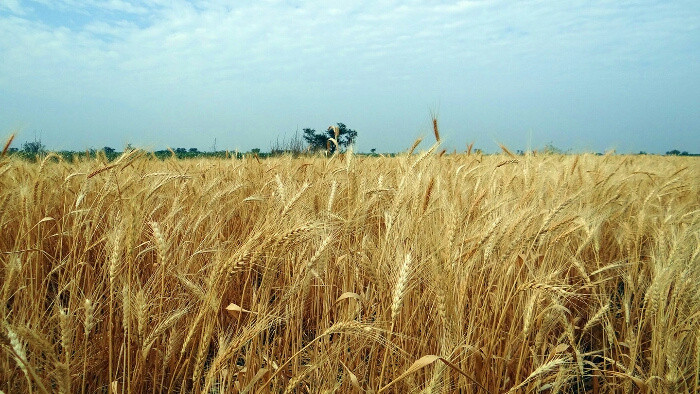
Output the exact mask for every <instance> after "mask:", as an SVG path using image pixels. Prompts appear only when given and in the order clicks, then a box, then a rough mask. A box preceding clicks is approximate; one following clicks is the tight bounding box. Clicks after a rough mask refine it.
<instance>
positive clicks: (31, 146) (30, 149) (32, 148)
mask: <svg viewBox="0 0 700 394" xmlns="http://www.w3.org/2000/svg"><path fill="white" fill-rule="evenodd" d="M22 150H23V151H24V153H28V154H30V155H37V154H39V153H42V152H44V151H45V150H46V147H45V146H44V145H43V144H42V143H41V140H34V141H32V142H25V143H24V144H23V145H22Z"/></svg>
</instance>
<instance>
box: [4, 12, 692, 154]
mask: <svg viewBox="0 0 700 394" xmlns="http://www.w3.org/2000/svg"><path fill="white" fill-rule="evenodd" d="M698 70H700V3H698V2H696V1H674V2H672V3H669V2H662V1H623V2H620V1H612V0H604V1H585V2H584V1H577V2H541V1H522V2H517V3H513V2H507V1H457V2H445V1H431V2H415V1H414V2H394V1H391V2H359V1H355V2H349V1H348V2H334V3H332V5H330V6H322V5H319V4H317V3H314V2H302V1H259V2H254V1H243V2H236V3H235V4H231V3H229V2H226V1H217V0H210V1H200V2H188V1H181V0H175V1H163V0H146V1H129V0H105V1H101V0H90V1H77V0H56V1H48V0H38V1H19V0H9V1H8V0H5V1H3V2H2V3H0V137H1V136H2V135H9V134H10V133H11V132H13V131H16V130H19V134H18V135H17V137H16V139H15V143H14V144H13V146H14V147H21V144H22V143H23V142H26V141H32V140H34V138H35V136H36V137H37V138H40V139H41V141H42V143H44V144H45V145H46V146H47V148H49V149H56V150H60V149H66V150H84V149H86V148H96V149H100V148H102V147H104V146H110V147H113V148H115V149H117V150H121V149H122V148H123V147H124V146H125V145H126V144H129V143H130V144H133V145H134V146H138V147H142V148H146V149H151V150H159V149H165V148H166V147H172V148H177V147H184V148H191V147H196V148H198V149H199V150H210V149H211V148H212V145H213V142H214V140H215V139H216V144H217V149H220V150H225V149H228V150H232V151H233V150H236V149H238V150H239V151H249V150H250V149H253V148H259V149H261V150H262V151H267V150H269V149H270V146H271V145H272V144H273V143H274V142H275V140H277V139H278V138H279V139H289V138H290V137H291V136H292V134H293V133H294V132H295V130H301V129H303V128H306V127H309V128H314V129H316V130H317V131H322V130H325V129H326V128H327V127H328V126H329V125H331V124H335V123H338V122H342V123H345V124H346V125H347V126H348V127H349V128H352V129H354V130H357V132H358V138H357V146H356V150H357V151H359V152H369V151H370V150H371V149H373V148H375V149H377V151H378V152H396V151H400V150H403V149H406V148H408V147H409V146H410V145H411V144H412V142H413V141H414V140H415V138H417V137H419V136H423V137H425V139H426V141H429V140H430V139H432V135H431V134H432V132H431V125H430V114H431V112H433V113H436V114H437V116H438V119H439V122H440V132H441V135H442V136H443V139H444V145H443V147H444V148H446V149H448V150H449V151H451V150H452V149H457V150H464V149H465V147H466V145H467V144H468V143H470V142H472V141H473V142H475V147H478V148H481V149H484V150H485V151H489V152H492V151H496V150H497V149H498V145H497V143H502V144H504V145H505V146H507V147H508V148H509V149H511V150H513V151H515V150H527V149H530V148H533V149H541V148H542V147H544V146H545V145H547V144H552V145H554V146H556V147H558V148H560V149H563V150H569V149H570V150H571V151H573V152H581V151H592V152H603V151H606V150H610V149H616V150H617V151H618V152H620V153H636V152H639V151H646V152H649V153H664V152H666V151H669V150H673V149H678V150H680V151H688V152H691V153H700V116H699V115H700V114H699V113H698V110H697V108H700V72H698Z"/></svg>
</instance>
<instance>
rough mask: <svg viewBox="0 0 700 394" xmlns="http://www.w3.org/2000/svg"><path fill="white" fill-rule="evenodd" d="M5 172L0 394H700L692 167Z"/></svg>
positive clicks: (361, 164)
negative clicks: (459, 392) (458, 393)
mask: <svg viewBox="0 0 700 394" xmlns="http://www.w3.org/2000/svg"><path fill="white" fill-rule="evenodd" d="M435 152H436V149H435V147H433V149H432V150H430V151H425V152H422V153H414V154H412V155H408V154H403V155H399V156H397V157H392V158H385V157H368V156H359V155H355V156H353V155H350V154H348V155H345V156H343V157H339V156H335V157H332V158H326V157H322V156H319V157H300V158H292V157H286V156H285V157H278V158H271V159H265V160H258V159H257V158H255V157H245V158H243V159H228V160H227V159H216V160H214V159H207V160H198V159H192V160H175V159H171V160H165V161H161V160H156V159H153V158H151V157H149V155H148V154H147V153H144V152H140V151H132V152H129V153H127V154H125V155H123V156H122V157H120V158H119V159H118V160H116V161H113V162H108V161H107V160H106V159H105V158H104V157H99V156H98V157H97V158H92V159H90V160H81V161H76V162H67V161H63V160H62V159H57V158H56V157H52V156H51V155H49V156H48V157H46V158H44V159H43V160H39V161H38V162H36V163H31V162H28V161H25V160H21V159H19V158H14V157H3V158H1V159H0V202H1V204H0V232H1V233H0V234H1V236H0V287H1V288H0V297H1V299H0V313H1V314H2V321H1V324H2V326H1V327H0V390H2V391H4V392H5V393H20V392H38V393H43V392H66V393H68V392H85V393H94V392H107V391H112V392H142V393H148V392H206V393H228V392H274V393H278V392H359V391H373V392H396V393H406V392H420V391H423V392H428V393H429V392H435V393H448V392H453V391H455V390H457V389H461V390H462V392H474V393H487V392H488V393H503V392H513V393H516V392H517V393H520V392H543V393H555V392H583V391H588V392H592V393H603V392H612V391H615V392H644V391H647V392H699V391H700V181H699V179H700V161H699V159H697V158H680V157H661V156H620V155H606V156H595V155H537V156H532V155H527V156H511V155H507V154H501V155H489V156H482V155H474V154H471V155H467V154H457V155H442V156H441V155H437V154H436V153H435Z"/></svg>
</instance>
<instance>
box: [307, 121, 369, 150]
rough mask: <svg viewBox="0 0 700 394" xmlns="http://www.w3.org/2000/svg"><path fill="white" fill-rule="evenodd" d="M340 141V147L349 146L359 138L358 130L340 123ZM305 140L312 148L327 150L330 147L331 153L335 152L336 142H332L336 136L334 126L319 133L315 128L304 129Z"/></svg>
mask: <svg viewBox="0 0 700 394" xmlns="http://www.w3.org/2000/svg"><path fill="white" fill-rule="evenodd" d="M337 129H338V138H337V139H336V141H337V142H338V146H339V148H341V149H342V148H343V147H348V146H350V145H352V144H353V143H354V142H355V139H356V138H357V131H355V130H352V129H349V128H347V126H345V124H343V123H338V126H337ZM303 132H304V140H306V142H307V143H308V144H309V147H310V148H311V150H325V149H326V148H328V149H329V153H333V152H335V144H333V143H330V144H329V140H330V139H331V138H335V130H334V127H333V126H331V127H329V128H328V129H327V130H326V131H325V132H323V133H317V132H316V130H314V129H304V130H303Z"/></svg>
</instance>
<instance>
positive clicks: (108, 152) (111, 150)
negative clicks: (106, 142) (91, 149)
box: [102, 146, 114, 155]
mask: <svg viewBox="0 0 700 394" xmlns="http://www.w3.org/2000/svg"><path fill="white" fill-rule="evenodd" d="M102 150H103V151H104V152H105V154H106V155H112V154H114V148H112V147H109V146H105V147H104V148H102Z"/></svg>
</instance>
